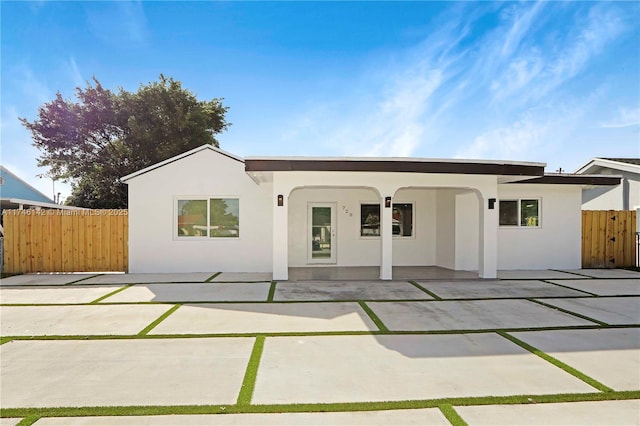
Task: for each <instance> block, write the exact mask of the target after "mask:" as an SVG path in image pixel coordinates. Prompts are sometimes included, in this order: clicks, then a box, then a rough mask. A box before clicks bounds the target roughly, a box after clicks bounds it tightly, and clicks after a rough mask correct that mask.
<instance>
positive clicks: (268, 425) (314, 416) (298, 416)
mask: <svg viewBox="0 0 640 426" xmlns="http://www.w3.org/2000/svg"><path fill="white" fill-rule="evenodd" d="M132 424H136V425H140V426H165V425H183V426H192V425H193V426H196V425H197V426H200V425H219V426H227V425H228V426H232V425H233V426H239V425H246V426H255V425H262V426H299V425H306V426H313V425H318V426H321V425H333V426H369V425H370V426H383V425H407V426H409V425H425V424H428V425H442V426H445V425H446V426H449V425H450V423H449V422H448V421H447V420H446V419H445V417H444V416H443V415H442V413H441V412H440V410H438V409H437V408H425V409H419V410H385V411H350V412H336V413H331V412H329V413H273V414H219V415H215V414H214V415H192V416H136V417H133V416H130V417H74V418H69V417H58V418H45V419H42V420H39V421H38V423H36V425H37V426H102V425H104V426H119V425H122V426H129V425H132Z"/></svg>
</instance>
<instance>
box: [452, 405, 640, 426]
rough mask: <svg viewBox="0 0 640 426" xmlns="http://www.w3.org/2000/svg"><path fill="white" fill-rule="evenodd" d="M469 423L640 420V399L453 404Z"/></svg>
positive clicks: (610, 425) (611, 425)
mask: <svg viewBox="0 0 640 426" xmlns="http://www.w3.org/2000/svg"><path fill="white" fill-rule="evenodd" d="M454 408H455V409H456V411H457V412H458V414H459V415H460V417H462V419H463V420H465V421H466V422H467V423H468V424H469V425H470V426H476V425H487V426H494V425H521V426H539V425H567V426H569V425H575V426H584V425H602V426H605V425H606V426H615V425H618V426H623V425H625V426H626V425H637V424H640V400H637V399H636V400H629V401H596V402H591V401H588V402H563V403H551V404H528V405H522V404H516V405H485V406H468V407H454Z"/></svg>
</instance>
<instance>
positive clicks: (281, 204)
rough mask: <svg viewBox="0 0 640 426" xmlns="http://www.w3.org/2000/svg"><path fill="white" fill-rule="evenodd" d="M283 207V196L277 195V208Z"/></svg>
mask: <svg viewBox="0 0 640 426" xmlns="http://www.w3.org/2000/svg"><path fill="white" fill-rule="evenodd" d="M282 206H284V196H283V195H282V194H278V207H282Z"/></svg>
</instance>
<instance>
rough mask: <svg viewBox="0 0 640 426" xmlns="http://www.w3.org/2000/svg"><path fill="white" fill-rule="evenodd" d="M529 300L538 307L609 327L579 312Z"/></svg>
mask: <svg viewBox="0 0 640 426" xmlns="http://www.w3.org/2000/svg"><path fill="white" fill-rule="evenodd" d="M527 300H528V301H529V302H533V303H537V304H538V305H542V306H546V307H547V308H551V309H555V310H556V311H560V312H564V313H565V314H569V315H573V316H574V317H578V318H582V319H583V320H587V321H591V322H595V323H596V324H600V325H609V324H607V323H606V322H604V321H600V320H597V319H595V318H591V317H588V316H586V315H582V314H579V313H577V312H573V311H570V310H568V309H564V308H559V307H557V306H555V305H551V304H549V303H545V302H541V301H540V300H537V299H527Z"/></svg>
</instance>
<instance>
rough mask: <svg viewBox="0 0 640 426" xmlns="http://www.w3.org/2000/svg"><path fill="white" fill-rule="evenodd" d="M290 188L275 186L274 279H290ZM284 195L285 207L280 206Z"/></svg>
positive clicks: (273, 201)
mask: <svg viewBox="0 0 640 426" xmlns="http://www.w3.org/2000/svg"><path fill="white" fill-rule="evenodd" d="M289 192H290V189H289V188H285V187H278V185H276V183H275V182H274V184H273V200H272V203H273V279H274V280H282V281H286V280H288V279H289V205H288V204H289ZM280 195H282V201H283V205H282V206H278V196H280Z"/></svg>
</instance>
